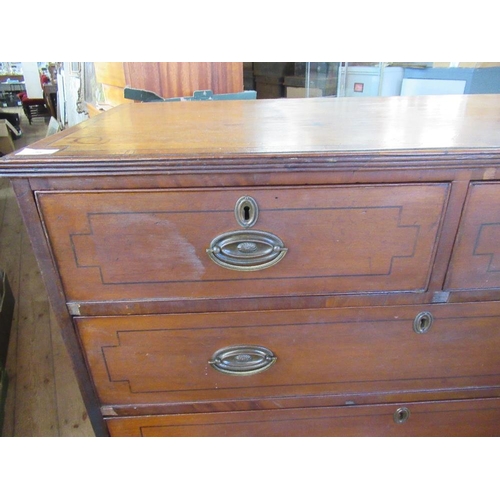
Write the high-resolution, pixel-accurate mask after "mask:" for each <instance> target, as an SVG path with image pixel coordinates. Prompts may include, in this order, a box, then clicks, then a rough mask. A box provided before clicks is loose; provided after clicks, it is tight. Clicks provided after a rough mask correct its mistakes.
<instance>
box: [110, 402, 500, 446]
mask: <svg viewBox="0 0 500 500" xmlns="http://www.w3.org/2000/svg"><path fill="white" fill-rule="evenodd" d="M107 425H108V428H109V431H110V434H111V435H112V436H131V437H167V436H178V437H181V436H199V437H204V436H214V437H219V436H220V437H223V436H236V437H237V436H249V437H254V436H263V437H265V436H283V437H298V436H318V437H327V436H360V437H363V436H388V437H389V436H422V437H425V436H437V437H439V436H461V437H467V436H487V437H491V436H500V401H499V400H498V399H491V400H477V401H474V400H472V401H454V402H442V403H418V404H415V403H414V404H404V405H377V406H366V407H363V406H359V407H338V408H315V409H300V410H267V411H253V412H233V413H220V414H199V415H193V414H191V415H183V416H179V415H162V416H150V417H127V418H111V419H108V420H107Z"/></svg>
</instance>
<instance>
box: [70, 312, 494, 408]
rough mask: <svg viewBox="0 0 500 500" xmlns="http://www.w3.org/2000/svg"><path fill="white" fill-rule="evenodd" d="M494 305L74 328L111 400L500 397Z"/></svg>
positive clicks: (184, 317) (92, 322)
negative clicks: (475, 393)
mask: <svg viewBox="0 0 500 500" xmlns="http://www.w3.org/2000/svg"><path fill="white" fill-rule="evenodd" d="M494 307H497V305H491V304H485V306H484V307H478V306H477V305H474V308H475V309H473V308H471V310H470V311H467V307H465V306H464V305H463V304H460V305H459V306H457V305H454V304H449V305H435V306H432V307H430V308H429V309H428V310H422V309H421V308H418V307H414V306H406V307H381V308H371V309H358V308H352V309H344V310H333V309H321V310H320V309H310V310H291V311H265V312H259V313H258V314H255V313H249V312H232V313H205V314H203V313H202V314H176V315H163V316H162V315H160V316H129V317H81V318H77V319H75V322H76V324H77V327H78V331H79V334H80V336H81V341H82V344H83V348H84V352H85V355H86V357H87V361H88V364H89V367H90V370H91V373H92V376H93V379H94V381H95V385H96V388H97V392H98V395H99V397H100V399H101V402H102V404H104V405H121V404H123V405H127V404H144V405H147V404H173V403H190V402H211V401H212V402H214V401H230V400H232V401H237V400H240V401H242V400H247V401H249V400H254V401H257V400H261V401H262V400H264V399H267V400H270V399H274V400H277V399H279V398H293V397H307V396H311V395H313V396H339V395H340V396H342V395H345V400H343V401H342V402H341V404H345V403H346V402H347V401H349V400H352V399H354V402H355V403H358V402H359V400H358V399H357V398H356V396H355V395H356V394H357V395H358V396H359V395H363V394H364V395H365V396H366V395H367V394H372V395H374V394H379V395H380V394H386V395H387V394H390V393H392V394H397V393H400V394H399V395H398V397H399V398H401V394H402V393H407V394H410V393H413V394H414V396H408V398H409V399H410V400H411V399H412V398H414V399H419V398H422V395H423V394H424V395H425V393H428V392H429V391H441V392H443V391H464V390H465V391H467V390H469V391H470V390H473V389H477V388H479V387H490V388H492V387H496V388H497V390H498V388H499V387H500V371H499V367H498V359H499V358H500V335H498V333H497V332H498V330H499V328H500V316H498V308H497V310H496V311H497V315H494V309H493V308H494ZM488 308H489V309H488ZM467 312H469V315H467ZM421 313H425V314H421ZM418 393H420V395H418ZM387 397H389V396H387ZM425 397H426V398H428V397H429V395H428V394H427V395H426V396H425ZM461 397H463V394H462V395H461Z"/></svg>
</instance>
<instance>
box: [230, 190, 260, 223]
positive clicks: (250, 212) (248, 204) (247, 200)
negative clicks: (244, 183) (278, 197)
mask: <svg viewBox="0 0 500 500" xmlns="http://www.w3.org/2000/svg"><path fill="white" fill-rule="evenodd" d="M234 215H235V217H236V220H237V222H238V224H239V225H240V226H241V227H252V226H254V225H255V223H256V222H257V218H258V217H259V207H258V206H257V202H256V201H255V200H254V199H253V198H252V197H251V196H242V197H241V198H240V199H239V200H238V201H237V202H236V205H235V207H234Z"/></svg>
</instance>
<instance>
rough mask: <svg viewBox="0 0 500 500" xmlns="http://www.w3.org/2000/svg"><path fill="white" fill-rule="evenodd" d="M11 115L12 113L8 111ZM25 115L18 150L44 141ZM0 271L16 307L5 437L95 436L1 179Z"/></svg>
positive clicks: (38, 123)
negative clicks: (39, 140)
mask: <svg viewBox="0 0 500 500" xmlns="http://www.w3.org/2000/svg"><path fill="white" fill-rule="evenodd" d="M9 111H11V109H9ZM17 112H19V113H20V114H21V128H22V129H23V137H22V138H20V139H18V140H17V141H15V142H14V145H15V147H16V148H17V149H20V148H22V147H24V146H26V145H29V144H31V143H32V142H34V141H35V140H37V139H39V138H42V137H45V133H46V129H47V123H46V122H45V121H44V120H43V119H40V118H39V119H36V120H33V125H32V126H30V125H29V124H28V121H27V120H26V118H25V117H24V115H22V109H21V108H19V109H18V110H17ZM0 268H2V269H3V270H4V271H5V273H6V275H7V278H8V280H9V282H10V285H11V288H12V291H13V294H14V297H15V300H16V307H15V310H14V318H13V323H12V330H11V339H10V344H9V351H8V357H7V374H8V377H9V388H8V393H7V402H6V409H5V422H4V426H3V432H2V435H3V436H26V437H29V436H66V437H68V436H93V435H94V433H93V430H92V427H91V425H90V422H89V420H88V418H87V413H86V411H85V407H84V405H83V402H82V398H81V396H80V392H79V389H78V386H77V382H76V379H75V376H74V374H73V370H72V367H71V362H70V359H69V356H68V354H67V352H66V350H65V347H64V344H63V341H62V337H61V334H60V331H59V329H58V327H57V324H56V321H55V317H54V315H53V313H52V311H51V308H50V306H49V303H48V299H47V294H46V292H45V289H44V285H43V283H42V279H41V275H40V272H39V269H38V266H37V263H36V261H35V257H34V255H33V251H32V248H31V244H30V241H29V239H28V235H27V232H26V229H25V227H24V224H23V222H22V219H21V215H20V212H19V209H18V206H17V202H16V200H15V198H14V194H13V191H12V188H11V187H10V182H9V180H7V179H0Z"/></svg>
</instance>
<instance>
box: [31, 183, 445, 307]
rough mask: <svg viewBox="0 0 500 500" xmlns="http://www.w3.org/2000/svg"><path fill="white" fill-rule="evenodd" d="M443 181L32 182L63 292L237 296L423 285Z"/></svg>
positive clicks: (84, 296)
mask: <svg viewBox="0 0 500 500" xmlns="http://www.w3.org/2000/svg"><path fill="white" fill-rule="evenodd" d="M448 188H449V185H448V184H444V183H443V184H419V185H384V186H381V185H377V186H334V187H301V188H295V187H281V188H244V189H242V188H227V189H215V188H211V189H193V190H141V191H132V190H131V191H92V192H90V191H89V192H38V193H37V200H38V204H39V208H40V212H41V216H42V219H43V222H44V224H45V227H46V230H47V234H48V237H49V240H50V245H51V247H52V251H53V254H54V257H55V260H56V263H57V265H58V267H59V271H60V274H61V278H62V282H63V286H64V289H65V293H66V296H67V299H68V300H69V301H81V302H83V301H109V300H111V301H114V300H136V299H152V298H171V299H202V298H227V297H240V298H243V297H259V296H260V297H264V296H279V295H285V296H286V295H311V294H332V293H369V292H392V291H412V292H415V291H423V290H425V288H426V286H427V283H428V280H429V275H430V270H431V268H432V262H433V257H434V253H435V247H436V242H437V237H438V230H439V227H440V222H441V219H442V216H443V212H444V207H445V205H446V200H447V196H448ZM245 196H248V197H251V198H252V199H253V200H254V202H255V203H254V204H252V203H251V201H250V202H245V201H243V202H241V201H240V200H242V198H243V197H245ZM239 201H240V203H238V202H239ZM252 224H253V225H252ZM246 225H248V226H251V227H244V226H246Z"/></svg>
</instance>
